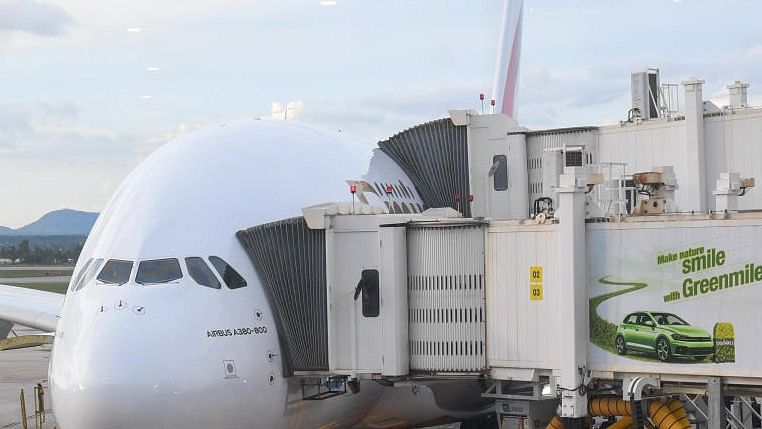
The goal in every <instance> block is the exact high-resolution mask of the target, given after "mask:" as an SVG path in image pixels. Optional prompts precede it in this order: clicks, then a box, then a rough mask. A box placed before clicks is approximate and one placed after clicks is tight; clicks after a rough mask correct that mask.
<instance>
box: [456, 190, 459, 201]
mask: <svg viewBox="0 0 762 429" xmlns="http://www.w3.org/2000/svg"><path fill="white" fill-rule="evenodd" d="M455 201H460V192H456V193H455Z"/></svg>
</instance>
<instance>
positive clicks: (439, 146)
mask: <svg viewBox="0 0 762 429" xmlns="http://www.w3.org/2000/svg"><path fill="white" fill-rule="evenodd" d="M378 146H379V147H380V148H381V150H383V151H384V152H385V153H386V154H387V155H389V156H390V157H391V158H392V159H394V161H395V162H397V164H399V166H400V167H401V168H402V169H403V170H405V173H407V175H408V176H409V177H410V180H411V181H412V182H413V184H414V185H415V187H416V190H418V193H419V194H420V196H421V199H423V202H424V204H425V205H426V208H432V207H452V208H454V209H457V208H458V207H457V203H456V201H455V195H456V194H460V195H461V196H462V198H461V202H460V205H461V207H460V208H461V212H462V213H463V215H464V216H465V217H470V216H471V205H470V203H469V201H468V198H467V196H468V194H469V193H470V190H469V189H470V188H469V185H468V144H467V130H466V127H465V126H455V125H453V124H452V121H451V120H450V119H439V120H436V121H432V122H427V123H425V124H421V125H418V126H415V127H413V128H410V129H408V130H405V131H403V132H401V133H399V134H396V135H394V136H392V137H390V138H389V139H388V140H384V141H382V142H379V143H378Z"/></svg>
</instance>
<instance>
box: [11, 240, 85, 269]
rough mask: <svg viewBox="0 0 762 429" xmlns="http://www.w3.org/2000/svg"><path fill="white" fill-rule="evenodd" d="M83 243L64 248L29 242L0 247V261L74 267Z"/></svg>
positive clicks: (23, 241)
mask: <svg viewBox="0 0 762 429" xmlns="http://www.w3.org/2000/svg"><path fill="white" fill-rule="evenodd" d="M82 245H83V243H81V242H76V243H71V244H68V245H63V246H55V245H51V244H44V243H43V244H35V245H30V244H29V240H21V241H20V242H19V243H18V244H10V245H6V246H0V260H2V259H4V260H10V261H11V262H12V263H19V264H25V265H27V264H28V265H73V264H74V263H75V262H77V258H79V254H80V252H81V251H82Z"/></svg>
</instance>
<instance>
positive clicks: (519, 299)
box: [485, 224, 562, 369]
mask: <svg viewBox="0 0 762 429" xmlns="http://www.w3.org/2000/svg"><path fill="white" fill-rule="evenodd" d="M555 229H556V226H555V225H532V226H525V225H521V226H501V225H499V224H498V225H494V224H493V226H491V227H490V228H489V229H488V230H487V243H486V258H485V260H486V264H487V267H486V270H487V277H488V281H487V295H488V296H489V297H490V299H489V302H488V303H487V315H488V317H487V341H488V343H489V354H488V362H489V365H490V367H498V368H500V367H507V368H545V369H554V368H558V366H559V363H558V361H559V356H561V352H562V350H561V348H560V346H559V344H560V340H559V338H558V337H557V334H556V332H557V331H558V326H559V324H560V323H562V320H561V317H560V314H561V313H560V310H559V309H560V305H562V304H561V302H560V301H559V299H558V287H559V285H558V284H557V282H556V278H557V276H558V274H557V272H556V266H557V263H556V261H557V255H558V252H557V242H556V238H555V232H554V231H555ZM530 267H541V268H542V272H543V280H542V281H541V282H540V283H541V284H542V289H543V297H542V299H541V300H535V301H533V300H532V299H531V296H530V290H531V289H530V282H531V281H530V277H529V270H530Z"/></svg>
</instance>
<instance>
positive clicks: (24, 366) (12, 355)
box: [0, 326, 55, 429]
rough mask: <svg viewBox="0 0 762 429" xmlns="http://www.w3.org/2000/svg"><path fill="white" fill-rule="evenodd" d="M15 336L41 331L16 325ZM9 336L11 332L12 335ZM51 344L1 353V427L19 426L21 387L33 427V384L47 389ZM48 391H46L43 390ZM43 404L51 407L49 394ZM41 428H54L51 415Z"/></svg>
mask: <svg viewBox="0 0 762 429" xmlns="http://www.w3.org/2000/svg"><path fill="white" fill-rule="evenodd" d="M14 332H15V333H16V334H17V335H34V334H40V332H39V331H35V330H32V329H28V328H23V327H19V326H16V327H14ZM11 335H12V334H11ZM50 348H51V346H49V345H48V346H43V347H34V348H30V349H21V350H8V351H3V352H0V429H16V428H21V427H22V426H21V408H20V406H19V393H20V392H21V389H24V394H25V396H26V409H27V416H30V417H31V418H30V419H28V420H27V421H28V425H29V427H30V428H34V427H35V426H34V417H33V416H34V386H35V385H36V384H37V383H42V384H43V386H44V387H46V388H47V383H46V381H47V377H48V374H47V373H48V362H49V361H50ZM46 393H47V391H46ZM45 407H46V408H47V409H50V395H46V396H45ZM46 420H47V421H46V423H45V424H44V426H43V427H44V428H45V429H48V428H53V427H54V426H55V422H54V419H53V416H52V414H48V415H47V416H46Z"/></svg>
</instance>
